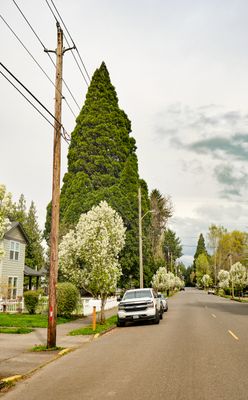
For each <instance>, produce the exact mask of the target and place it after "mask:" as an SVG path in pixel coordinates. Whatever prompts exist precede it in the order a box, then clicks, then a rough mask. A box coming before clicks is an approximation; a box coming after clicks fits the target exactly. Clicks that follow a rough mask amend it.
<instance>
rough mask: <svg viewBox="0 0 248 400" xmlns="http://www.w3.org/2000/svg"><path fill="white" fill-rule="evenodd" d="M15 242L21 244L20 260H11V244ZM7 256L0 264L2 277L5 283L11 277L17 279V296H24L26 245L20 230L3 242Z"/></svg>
mask: <svg viewBox="0 0 248 400" xmlns="http://www.w3.org/2000/svg"><path fill="white" fill-rule="evenodd" d="M11 240H14V241H16V242H19V243H20V252H19V258H18V260H11V259H10V242H11ZM3 243H4V251H5V255H4V257H3V259H2V261H1V263H0V266H1V264H2V266H1V269H0V277H1V281H2V282H3V283H7V282H8V278H9V277H17V296H21V297H22V296H23V277H24V262H25V248H26V244H25V242H24V238H23V235H22V233H21V232H20V230H19V229H18V228H16V229H13V230H12V231H11V232H8V236H7V235H6V237H5V238H4V240H3Z"/></svg>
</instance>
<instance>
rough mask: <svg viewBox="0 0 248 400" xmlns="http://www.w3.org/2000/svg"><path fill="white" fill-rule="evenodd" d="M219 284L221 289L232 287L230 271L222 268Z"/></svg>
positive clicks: (219, 274)
mask: <svg viewBox="0 0 248 400" xmlns="http://www.w3.org/2000/svg"><path fill="white" fill-rule="evenodd" d="M218 281H219V283H218V286H219V288H221V289H227V288H229V287H230V275H229V272H228V271H225V270H224V269H221V270H220V271H219V273H218Z"/></svg>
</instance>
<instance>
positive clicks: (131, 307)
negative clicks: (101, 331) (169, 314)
mask: <svg viewBox="0 0 248 400" xmlns="http://www.w3.org/2000/svg"><path fill="white" fill-rule="evenodd" d="M162 318H163V306H162V303H161V301H160V298H159V297H158V294H157V293H156V292H155V291H154V290H153V289H151V288H144V289H131V290H127V291H126V292H125V294H124V296H123V298H122V300H121V301H120V303H119V306H118V313H117V326H125V324H126V322H128V321H129V322H134V321H149V320H150V321H152V322H153V323H155V324H159V322H160V319H162Z"/></svg>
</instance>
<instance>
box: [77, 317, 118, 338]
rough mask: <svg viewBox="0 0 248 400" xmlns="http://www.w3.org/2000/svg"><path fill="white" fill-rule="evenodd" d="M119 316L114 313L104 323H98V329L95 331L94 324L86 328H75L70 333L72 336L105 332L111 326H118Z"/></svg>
mask: <svg viewBox="0 0 248 400" xmlns="http://www.w3.org/2000/svg"><path fill="white" fill-rule="evenodd" d="M116 322H117V316H116V315H114V316H112V317H110V318H107V319H106V321H105V323H104V324H99V323H97V324H96V329H95V330H94V331H93V329H92V325H88V326H86V327H84V328H80V329H75V330H73V331H71V332H70V333H69V335H70V336H77V335H95V334H96V333H103V332H105V331H107V330H108V329H110V328H113V327H114V326H116Z"/></svg>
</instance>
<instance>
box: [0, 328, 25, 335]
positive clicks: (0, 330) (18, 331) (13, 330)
mask: <svg viewBox="0 0 248 400" xmlns="http://www.w3.org/2000/svg"><path fill="white" fill-rule="evenodd" d="M30 332H33V329H30V328H16V327H13V328H8V327H4V328H1V327H0V333H9V334H11V333H12V334H25V333H30Z"/></svg>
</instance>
